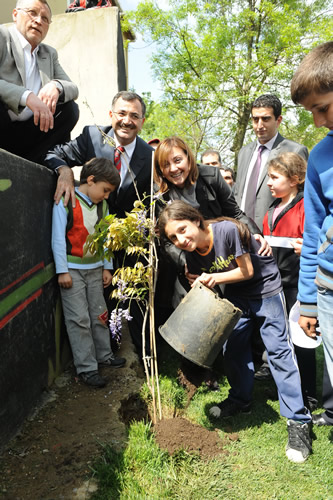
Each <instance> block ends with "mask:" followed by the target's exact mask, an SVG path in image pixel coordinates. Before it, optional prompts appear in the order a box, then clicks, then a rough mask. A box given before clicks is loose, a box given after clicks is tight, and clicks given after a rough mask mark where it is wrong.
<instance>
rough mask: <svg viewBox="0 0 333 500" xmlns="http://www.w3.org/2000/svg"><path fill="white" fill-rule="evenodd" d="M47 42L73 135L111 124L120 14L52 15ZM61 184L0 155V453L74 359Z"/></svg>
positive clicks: (119, 61) (122, 79)
mask: <svg viewBox="0 0 333 500" xmlns="http://www.w3.org/2000/svg"><path fill="white" fill-rule="evenodd" d="M45 42H46V43H49V44H50V45H53V46H54V47H56V48H57V50H58V51H59V59H60V62H61V64H62V66H63V67H64V69H65V70H66V71H67V72H68V74H69V75H70V77H71V79H72V80H73V81H75V82H76V83H77V85H78V86H79V89H80V98H79V101H78V102H79V106H80V111H81V116H80V122H79V124H78V126H77V129H76V130H74V133H73V136H74V137H75V136H76V135H78V134H79V133H80V132H81V130H82V128H83V126H84V125H86V124H92V123H98V124H102V125H103V124H107V123H109V122H110V118H109V116H108V111H109V109H110V107H111V99H112V97H113V95H114V94H116V93H117V92H118V90H122V89H125V88H126V75H125V73H126V72H125V63H124V51H123V42H122V35H121V30H120V24H119V10H118V8H116V7H110V8H107V9H96V10H88V11H83V12H78V13H71V14H61V15H58V16H54V17H53V22H52V24H51V27H50V30H49V33H48V35H47V39H46V40H45ZM84 101H87V102H88V103H89V105H90V108H91V110H92V112H93V115H92V114H91V111H90V110H89V108H88V107H87V106H85V104H84ZM18 140H19V139H18ZM55 183H56V178H55V175H54V174H53V173H52V172H50V171H49V170H48V169H47V168H45V167H41V166H39V165H36V164H34V163H31V162H28V161H26V160H23V159H21V158H18V157H16V156H14V155H11V154H9V153H6V152H5V151H3V150H0V207H1V218H0V235H1V246H0V262H1V267H0V448H1V446H3V445H4V444H5V443H6V442H7V441H8V440H9V439H10V438H11V436H12V435H14V434H15V432H16V431H17V430H18V428H19V427H20V425H21V424H22V422H23V420H24V418H25V417H26V416H27V415H28V414H29V412H30V411H31V409H32V408H33V407H34V406H35V405H36V403H37V402H38V399H39V398H40V397H41V394H42V391H43V389H44V388H45V387H47V386H48V385H50V384H51V383H52V381H53V380H54V378H55V376H56V375H57V374H60V373H61V372H62V371H63V368H64V366H65V364H66V362H67V361H68V360H69V359H70V349H69V346H68V342H67V339H66V335H65V333H64V332H65V330H64V327H63V320H62V315H61V307H60V301H59V296H58V286H57V281H56V277H55V274H54V264H53V259H52V252H51V247H50V241H51V215H52V205H53V194H54V190H55Z"/></svg>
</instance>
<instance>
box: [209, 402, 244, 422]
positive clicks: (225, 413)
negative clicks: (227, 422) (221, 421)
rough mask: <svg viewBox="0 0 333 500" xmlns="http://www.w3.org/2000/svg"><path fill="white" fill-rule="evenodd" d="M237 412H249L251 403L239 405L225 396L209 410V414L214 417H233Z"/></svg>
mask: <svg viewBox="0 0 333 500" xmlns="http://www.w3.org/2000/svg"><path fill="white" fill-rule="evenodd" d="M238 413H251V403H248V404H246V405H240V404H239V403H236V402H235V401H232V400H231V399H228V398H227V399H225V400H224V401H222V402H221V403H219V404H218V405H216V406H212V407H211V408H210V410H209V415H210V416H211V417H214V418H226V417H233V416H234V415H237V414H238Z"/></svg>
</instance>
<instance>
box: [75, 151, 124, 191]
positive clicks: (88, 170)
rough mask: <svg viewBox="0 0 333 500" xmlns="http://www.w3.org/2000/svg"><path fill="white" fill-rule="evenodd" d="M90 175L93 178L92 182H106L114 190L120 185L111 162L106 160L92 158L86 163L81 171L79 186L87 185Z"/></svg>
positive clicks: (118, 176) (117, 174) (117, 173)
mask: <svg viewBox="0 0 333 500" xmlns="http://www.w3.org/2000/svg"><path fill="white" fill-rule="evenodd" d="M90 175H93V176H94V182H108V183H109V184H112V186H115V187H116V188H117V187H118V186H119V184H120V175H119V172H118V170H117V169H116V167H115V166H114V163H113V161H112V160H108V159H107V158H92V159H91V160H89V161H87V162H86V163H85V164H84V165H83V167H82V170H81V174H80V185H81V184H87V179H88V177H89V176H90Z"/></svg>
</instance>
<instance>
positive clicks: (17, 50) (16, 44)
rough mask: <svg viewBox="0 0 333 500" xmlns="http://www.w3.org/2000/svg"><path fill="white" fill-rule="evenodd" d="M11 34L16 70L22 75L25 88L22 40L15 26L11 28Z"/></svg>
mask: <svg viewBox="0 0 333 500" xmlns="http://www.w3.org/2000/svg"><path fill="white" fill-rule="evenodd" d="M9 33H10V37H11V46H12V53H13V57H14V59H15V63H16V68H17V71H18V72H19V73H20V76H21V79H22V83H23V87H25V85H26V81H25V64H24V55H23V50H22V46H21V44H20V40H19V38H18V36H17V34H16V30H15V28H14V26H11V27H10V28H9Z"/></svg>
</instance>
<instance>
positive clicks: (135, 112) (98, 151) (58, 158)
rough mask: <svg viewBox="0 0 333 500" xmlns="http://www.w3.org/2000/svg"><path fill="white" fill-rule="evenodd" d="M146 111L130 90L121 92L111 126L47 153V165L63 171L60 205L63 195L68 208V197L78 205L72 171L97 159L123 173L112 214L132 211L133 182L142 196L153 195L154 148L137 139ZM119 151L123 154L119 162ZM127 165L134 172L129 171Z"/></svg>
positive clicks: (87, 129) (86, 131) (112, 200)
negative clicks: (107, 139) (152, 165)
mask: <svg viewBox="0 0 333 500" xmlns="http://www.w3.org/2000/svg"><path fill="white" fill-rule="evenodd" d="M145 112H146V105H145V103H144V101H143V99H142V98H141V97H140V96H139V95H138V94H136V93H134V92H128V91H121V92H118V94H116V95H115V96H114V98H113V100H112V109H111V111H110V117H111V126H107V127H97V126H96V125H91V126H87V127H84V129H83V131H82V133H81V135H79V136H78V137H77V138H76V139H74V140H72V141H70V142H67V143H66V144H62V145H58V146H56V147H55V148H54V149H53V150H52V151H49V152H48V154H47V156H46V158H45V164H46V166H47V167H49V168H50V169H52V170H58V169H61V174H60V176H59V179H58V185H57V189H56V192H55V195H54V199H55V201H56V203H59V200H60V199H61V197H62V196H63V195H64V204H65V206H66V205H67V203H68V200H69V198H71V200H72V203H73V206H75V195H74V177H73V173H72V170H71V168H72V167H75V166H82V165H83V164H84V163H86V162H87V161H89V160H90V159H91V158H94V157H97V158H108V159H110V160H112V161H114V163H115V165H116V167H117V168H118V170H119V173H120V177H121V183H120V187H119V189H118V190H117V192H114V193H111V195H110V198H109V200H108V201H109V207H110V213H111V214H112V213H113V214H116V215H117V216H118V217H124V216H125V212H128V211H130V210H132V208H133V203H134V202H135V200H136V199H137V193H136V190H135V186H134V182H133V179H134V180H135V184H136V188H137V191H138V194H139V196H140V197H141V196H142V195H143V193H147V194H149V193H150V178H151V158H152V151H153V148H152V147H151V146H149V145H148V144H147V143H146V142H145V141H144V140H143V139H141V138H140V137H138V133H139V132H140V131H141V129H142V126H143V124H144V121H145ZM102 132H103V133H104V134H105V135H106V136H109V137H112V138H113V139H114V141H115V145H116V147H113V146H110V144H108V143H107V142H106V141H105V138H104V136H103V133H102ZM117 150H118V151H119V150H120V151H121V154H120V161H119V155H118V157H117ZM124 157H125V158H126V160H127V162H126V161H125V159H124ZM127 163H128V164H129V166H130V169H131V172H129V170H128V168H127ZM132 176H133V178H132Z"/></svg>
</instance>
